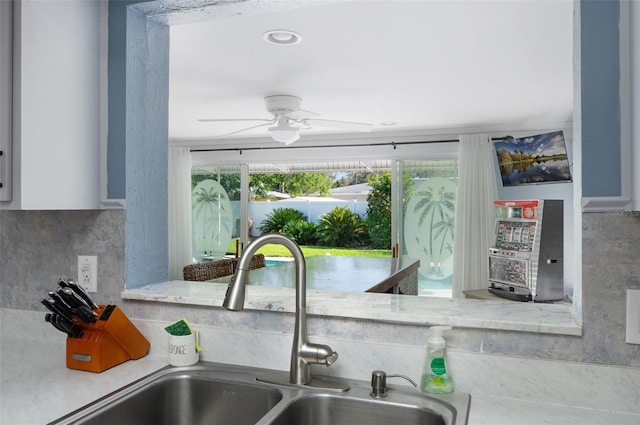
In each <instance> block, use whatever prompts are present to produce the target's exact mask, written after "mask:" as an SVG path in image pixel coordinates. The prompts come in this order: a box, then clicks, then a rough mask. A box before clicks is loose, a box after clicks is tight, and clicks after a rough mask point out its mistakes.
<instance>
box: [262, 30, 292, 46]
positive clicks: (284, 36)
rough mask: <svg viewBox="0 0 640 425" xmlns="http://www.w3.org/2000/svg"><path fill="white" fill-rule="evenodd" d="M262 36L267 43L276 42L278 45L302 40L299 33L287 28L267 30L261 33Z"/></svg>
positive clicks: (287, 44) (288, 44) (286, 44)
mask: <svg viewBox="0 0 640 425" xmlns="http://www.w3.org/2000/svg"><path fill="white" fill-rule="evenodd" d="M262 38H264V40H265V41H266V42H267V43H271V44H277V45H279V46H290V45H292V44H298V43H300V41H302V36H301V35H300V34H298V33H297V32H294V31H289V30H269V31H267V32H265V33H264V34H262Z"/></svg>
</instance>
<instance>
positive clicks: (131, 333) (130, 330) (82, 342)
mask: <svg viewBox="0 0 640 425" xmlns="http://www.w3.org/2000/svg"><path fill="white" fill-rule="evenodd" d="M96 313H98V320H97V321H96V323H78V324H77V326H79V327H81V328H82V331H83V332H84V334H83V335H82V338H70V337H69V338H67V367H68V368H69V369H78V370H86V371H89V372H102V371H103V370H107V369H109V368H111V367H113V366H116V365H119V364H120V363H123V362H126V361H127V360H130V359H139V358H141V357H144V356H146V355H147V354H148V353H149V348H150V346H151V344H150V343H149V341H147V339H146V338H145V337H144V335H142V334H141V333H140V331H139V330H138V328H136V327H135V325H134V324H133V323H131V321H130V320H129V319H128V318H127V316H126V315H125V314H124V313H123V312H122V310H120V309H119V308H118V307H117V306H115V305H109V306H105V305H100V306H99V308H98V309H97V310H96Z"/></svg>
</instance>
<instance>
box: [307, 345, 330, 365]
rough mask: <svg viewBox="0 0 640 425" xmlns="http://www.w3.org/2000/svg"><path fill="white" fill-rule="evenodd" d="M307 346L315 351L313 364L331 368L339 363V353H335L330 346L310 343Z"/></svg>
mask: <svg viewBox="0 0 640 425" xmlns="http://www.w3.org/2000/svg"><path fill="white" fill-rule="evenodd" d="M307 346H308V347H309V348H311V349H313V352H314V354H315V361H313V362H312V363H317V364H323V365H326V366H331V365H332V364H334V363H335V362H336V361H338V353H336V352H335V351H333V349H332V348H331V347H329V346H328V345H324V344H313V343H308V344H307Z"/></svg>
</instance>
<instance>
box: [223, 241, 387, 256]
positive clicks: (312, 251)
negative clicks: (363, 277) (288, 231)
mask: <svg viewBox="0 0 640 425" xmlns="http://www.w3.org/2000/svg"><path fill="white" fill-rule="evenodd" d="M300 249H301V250H302V253H303V254H304V256H305V257H314V256H316V255H327V254H330V255H336V256H343V257H382V258H385V257H386V258H388V257H391V250H390V249H363V248H361V249H354V248H335V247H328V246H300ZM235 251H236V243H235V239H232V240H231V243H230V244H229V250H228V252H229V253H230V254H231V253H234V252H235ZM258 253H260V254H264V256H265V257H291V253H289V250H288V249H287V248H285V247H283V246H282V245H276V244H268V245H265V246H263V247H262V248H260V249H258Z"/></svg>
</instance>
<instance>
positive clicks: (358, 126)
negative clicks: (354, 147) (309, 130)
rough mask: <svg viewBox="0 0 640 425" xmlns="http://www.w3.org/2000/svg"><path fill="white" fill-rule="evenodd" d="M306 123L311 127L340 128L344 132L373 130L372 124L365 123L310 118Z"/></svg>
mask: <svg viewBox="0 0 640 425" xmlns="http://www.w3.org/2000/svg"><path fill="white" fill-rule="evenodd" d="M304 123H305V124H308V125H311V126H319V127H332V128H340V129H343V130H352V131H364V132H368V131H371V130H373V125H372V124H367V123H363V122H353V121H336V120H323V119H317V118H310V119H305V120H304Z"/></svg>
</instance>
